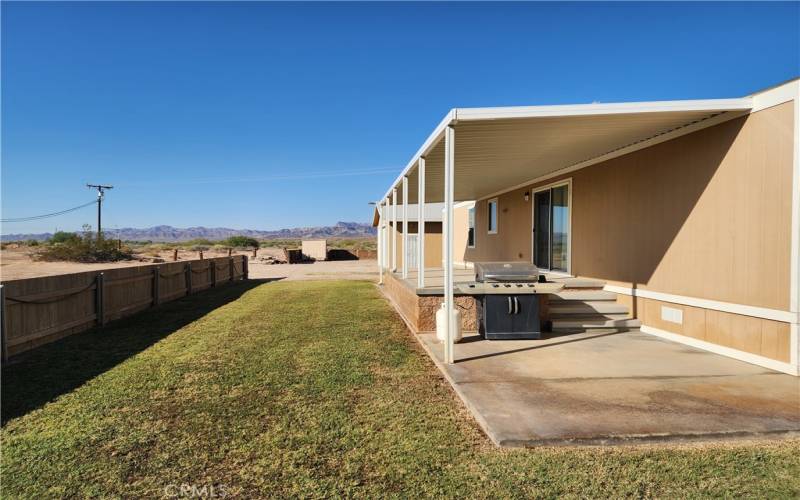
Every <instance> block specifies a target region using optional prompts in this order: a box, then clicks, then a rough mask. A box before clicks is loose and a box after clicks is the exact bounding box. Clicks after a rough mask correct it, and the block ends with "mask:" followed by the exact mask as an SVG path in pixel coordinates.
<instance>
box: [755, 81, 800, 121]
mask: <svg viewBox="0 0 800 500" xmlns="http://www.w3.org/2000/svg"><path fill="white" fill-rule="evenodd" d="M798 88H800V80H798V79H795V80H792V81H791V82H786V83H784V84H781V85H778V86H777V87H773V88H771V89H768V90H764V91H762V92H758V93H755V94H753V95H752V99H753V109H752V110H750V112H751V113H755V112H756V111H761V110H762V109H767V108H771V107H773V106H777V105H778V104H783V103H785V102H789V101H791V100H792V99H794V98H795V97H796V96H797V93H798Z"/></svg>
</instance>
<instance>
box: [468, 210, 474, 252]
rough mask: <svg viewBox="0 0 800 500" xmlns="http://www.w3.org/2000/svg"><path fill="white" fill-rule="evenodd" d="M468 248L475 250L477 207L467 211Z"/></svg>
mask: <svg viewBox="0 0 800 500" xmlns="http://www.w3.org/2000/svg"><path fill="white" fill-rule="evenodd" d="M467 225H468V228H469V229H467V231H468V232H467V248H475V207H472V208H470V209H468V210H467Z"/></svg>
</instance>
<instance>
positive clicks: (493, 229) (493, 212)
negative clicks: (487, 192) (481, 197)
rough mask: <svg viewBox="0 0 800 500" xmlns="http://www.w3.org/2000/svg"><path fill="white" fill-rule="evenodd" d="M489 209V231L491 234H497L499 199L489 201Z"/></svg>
mask: <svg viewBox="0 0 800 500" xmlns="http://www.w3.org/2000/svg"><path fill="white" fill-rule="evenodd" d="M487 207H488V214H487V215H488V217H487V218H488V220H489V225H488V230H489V234H496V233H497V198H495V199H493V200H489V203H488V204H487Z"/></svg>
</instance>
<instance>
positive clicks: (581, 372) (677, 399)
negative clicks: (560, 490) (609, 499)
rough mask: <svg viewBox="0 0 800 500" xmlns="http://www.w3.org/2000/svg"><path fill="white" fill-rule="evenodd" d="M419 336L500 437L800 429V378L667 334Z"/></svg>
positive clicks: (729, 434) (598, 439)
mask: <svg viewBox="0 0 800 500" xmlns="http://www.w3.org/2000/svg"><path fill="white" fill-rule="evenodd" d="M418 338H419V340H420V341H421V343H422V345H423V346H424V347H425V349H426V350H427V351H428V353H429V354H430V355H431V357H432V358H433V359H434V361H435V362H436V364H437V365H438V366H439V368H440V369H441V370H442V372H443V373H444V375H445V377H446V378H447V379H448V380H449V382H450V383H451V384H452V386H453V388H454V389H455V390H456V392H457V393H458V394H459V396H460V397H461V398H462V400H463V401H464V403H465V404H466V406H467V407H468V408H469V410H470V411H471V412H472V413H473V415H474V416H475V418H476V419H477V420H478V422H479V424H480V425H481V426H482V427H483V429H484V431H485V432H486V434H487V435H488V436H489V437H490V438H491V439H492V441H494V443H495V444H497V445H500V446H534V445H545V444H546V445H560V444H626V443H637V442H654V441H664V440H716V439H725V438H728V439H730V438H739V437H755V436H770V437H777V436H796V435H800V378H797V377H792V376H790V375H786V374H782V373H778V372H774V371H771V370H768V369H765V368H761V367H758V366H755V365H751V364H748V363H744V362H741V361H737V360H734V359H731V358H726V357H724V356H720V355H717V354H712V353H709V352H706V351H702V350H698V349H694V348H692V347H688V346H685V345H682V344H678V343H674V342H670V341H667V340H663V339H660V338H658V337H654V336H651V335H647V334H645V333H641V332H639V331H638V330H636V331H629V332H616V331H613V330H595V331H591V332H582V333H575V334H564V335H552V336H550V337H549V338H545V339H542V340H525V341H486V340H483V339H482V338H481V337H479V336H477V335H471V336H466V337H465V338H464V339H463V340H462V341H461V343H459V344H457V345H456V349H455V353H456V363H454V364H452V365H445V364H444V363H443V362H442V359H443V358H442V351H443V349H442V348H443V345H442V343H441V342H439V341H437V340H436V337H435V335H434V334H418Z"/></svg>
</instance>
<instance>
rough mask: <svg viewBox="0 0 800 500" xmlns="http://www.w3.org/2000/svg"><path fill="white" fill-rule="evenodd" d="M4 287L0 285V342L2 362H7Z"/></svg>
mask: <svg viewBox="0 0 800 500" xmlns="http://www.w3.org/2000/svg"><path fill="white" fill-rule="evenodd" d="M6 335H7V333H6V287H5V285H3V284H0V342H2V346H0V348H2V356H3V361H7V360H8V341H7V340H6Z"/></svg>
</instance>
